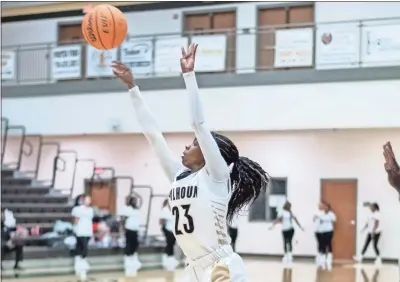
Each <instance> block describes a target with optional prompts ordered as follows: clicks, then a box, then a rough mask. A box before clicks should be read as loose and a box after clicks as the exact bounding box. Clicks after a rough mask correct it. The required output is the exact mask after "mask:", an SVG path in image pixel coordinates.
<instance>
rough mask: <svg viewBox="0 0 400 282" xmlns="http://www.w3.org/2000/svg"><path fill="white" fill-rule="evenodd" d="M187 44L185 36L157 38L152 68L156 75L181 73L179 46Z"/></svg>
mask: <svg viewBox="0 0 400 282" xmlns="http://www.w3.org/2000/svg"><path fill="white" fill-rule="evenodd" d="M182 46H183V47H187V46H188V39H187V38H186V37H180V38H171V39H158V40H157V41H156V45H155V48H156V50H155V65H154V70H155V73H156V74H157V75H163V76H169V75H172V76H174V75H179V74H180V73H181V65H180V58H181V47H182Z"/></svg>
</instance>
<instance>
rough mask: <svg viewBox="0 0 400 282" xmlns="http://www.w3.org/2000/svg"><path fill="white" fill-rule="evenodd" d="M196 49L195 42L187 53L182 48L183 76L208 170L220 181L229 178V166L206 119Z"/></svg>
mask: <svg viewBox="0 0 400 282" xmlns="http://www.w3.org/2000/svg"><path fill="white" fill-rule="evenodd" d="M196 49H197V44H193V43H192V44H190V46H189V49H188V51H187V53H186V51H185V49H184V48H182V58H181V68H182V72H183V78H184V80H185V84H186V89H187V91H188V93H189V104H190V116H191V125H192V128H193V130H194V132H195V135H196V138H197V141H198V143H199V145H200V149H201V151H202V153H203V155H204V159H205V163H206V169H207V172H208V173H209V174H210V175H211V178H212V179H213V180H214V181H217V182H220V181H225V180H226V179H228V178H229V168H228V165H227V164H226V161H225V160H224V158H223V157H222V155H221V152H220V150H219V148H218V145H217V143H216V141H215V140H214V137H213V136H212V134H211V132H210V130H209V129H208V128H207V126H206V124H205V121H204V115H203V107H202V104H201V101H200V95H199V88H198V86H197V81H196V76H195V73H194V63H195V58H196Z"/></svg>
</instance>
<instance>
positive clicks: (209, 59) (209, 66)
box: [191, 34, 227, 72]
mask: <svg viewBox="0 0 400 282" xmlns="http://www.w3.org/2000/svg"><path fill="white" fill-rule="evenodd" d="M191 41H192V42H193V43H196V44H199V46H198V47H197V52H196V64H195V70H196V71H197V72H220V71H225V70H226V47H227V44H226V42H227V38H226V35H224V34H221V35H199V36H193V37H192V38H191Z"/></svg>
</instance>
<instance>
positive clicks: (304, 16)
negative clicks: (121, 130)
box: [257, 3, 314, 70]
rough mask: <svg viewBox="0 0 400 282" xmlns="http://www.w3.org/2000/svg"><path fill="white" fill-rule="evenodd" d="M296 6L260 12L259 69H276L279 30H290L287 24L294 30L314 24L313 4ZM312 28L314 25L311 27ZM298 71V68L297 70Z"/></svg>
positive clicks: (261, 10) (266, 9)
mask: <svg viewBox="0 0 400 282" xmlns="http://www.w3.org/2000/svg"><path fill="white" fill-rule="evenodd" d="M295 5H296V6H284V7H274V8H265V9H260V10H259V11H258V34H257V36H258V47H257V48H258V51H257V53H258V55H257V69H258V70H270V69H274V61H275V31H276V30H277V29H288V28H291V27H287V26H286V25H287V24H292V28H296V25H299V24H300V27H306V25H304V24H308V23H313V22H314V5H313V4H311V5H310V4H307V3H305V4H300V6H298V4H297V3H296V4H295ZM311 26H312V25H311ZM297 69H298V68H297Z"/></svg>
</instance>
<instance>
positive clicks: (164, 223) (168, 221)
mask: <svg viewBox="0 0 400 282" xmlns="http://www.w3.org/2000/svg"><path fill="white" fill-rule="evenodd" d="M173 220H174V219H173V216H172V213H171V208H170V207H169V204H168V199H165V200H164V202H163V205H162V210H161V217H160V225H161V230H162V232H163V233H164V236H165V242H166V246H165V253H164V255H163V256H162V265H163V267H164V269H166V270H168V271H173V270H175V268H176V267H177V266H178V264H179V263H178V261H177V260H176V259H175V253H174V248H175V242H176V239H175V236H174V233H173V226H174V225H173Z"/></svg>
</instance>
